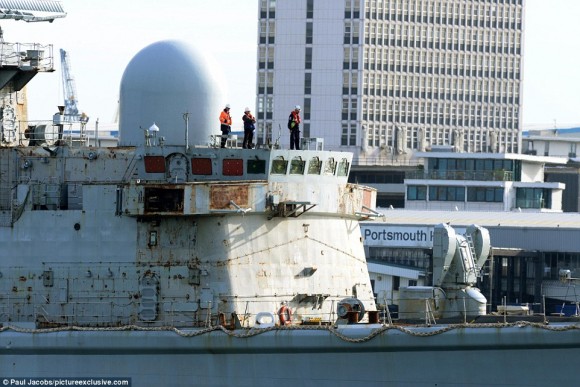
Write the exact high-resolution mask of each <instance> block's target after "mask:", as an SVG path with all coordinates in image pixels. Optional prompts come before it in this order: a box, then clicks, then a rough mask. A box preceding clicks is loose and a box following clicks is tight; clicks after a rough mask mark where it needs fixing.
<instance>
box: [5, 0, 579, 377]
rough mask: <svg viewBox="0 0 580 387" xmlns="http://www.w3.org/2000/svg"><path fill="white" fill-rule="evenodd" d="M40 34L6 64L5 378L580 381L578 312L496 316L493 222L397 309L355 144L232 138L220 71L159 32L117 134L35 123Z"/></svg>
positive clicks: (134, 77) (141, 63)
mask: <svg viewBox="0 0 580 387" xmlns="http://www.w3.org/2000/svg"><path fill="white" fill-rule="evenodd" d="M7 3H16V2H10V1H0V6H1V7H0V8H1V12H2V15H4V17H5V18H20V17H28V18H31V19H33V18H35V17H36V18H38V20H49V19H51V18H52V19H54V18H56V17H62V16H64V15H65V13H64V11H63V10H62V7H61V5H60V3H59V2H55V1H41V0H37V1H27V2H21V3H22V4H20V5H21V6H22V7H28V8H26V9H25V11H26V12H19V13H15V12H13V11H10V9H9V6H12V5H11V4H7ZM47 13H48V15H47ZM29 21H33V20H29ZM23 47H26V46H25V45H23V44H21V43H6V42H4V41H2V56H1V58H0V65H1V67H0V74H2V81H3V83H2V101H3V102H2V115H1V117H2V137H1V142H2V143H1V147H0V246H1V249H0V379H1V380H2V383H3V384H4V385H27V384H24V383H27V382H26V381H27V380H28V379H30V380H32V379H34V380H41V381H44V382H45V383H52V382H54V381H63V380H65V379H66V380H68V379H74V378H103V379H102V380H105V379H106V378H125V380H128V381H129V383H130V384H131V385H133V386H162V385H175V386H233V385H236V386H272V385H276V386H309V385H316V386H352V385H364V386H385V385H393V386H434V385H436V386H450V385H454V386H456V385H472V386H478V385H480V386H484V385H485V386H489V385H510V386H534V385H566V384H570V383H571V382H572V381H573V379H574V369H575V368H574V366H575V365H576V361H577V359H578V356H580V332H578V325H577V324H576V323H574V322H557V321H555V320H554V321H551V320H549V319H548V318H547V317H546V316H542V317H543V318H542V319H536V320H526V321H524V320H520V319H519V318H518V319H513V318H507V316H506V315H505V314H504V315H500V316H486V308H485V305H486V299H485V297H484V296H483V295H482V294H481V292H479V290H478V289H477V288H476V287H475V284H476V281H477V276H478V275H479V273H480V271H481V267H482V266H483V263H484V262H485V260H486V259H487V257H488V256H489V254H490V250H491V244H490V241H489V234H488V233H487V230H485V229H483V228H481V227H478V226H476V225H474V226H471V227H469V228H467V230H466V233H465V234H464V235H459V234H457V233H456V232H455V231H454V230H453V229H452V228H451V227H449V226H448V225H446V224H441V225H439V226H437V227H436V229H435V234H434V241H435V242H434V254H433V255H434V262H433V268H434V273H433V278H434V284H433V286H429V287H426V286H425V287H409V288H407V289H405V290H404V291H402V293H404V294H405V295H406V296H405V300H404V302H401V304H400V306H399V307H400V308H399V320H396V319H392V318H391V316H390V315H389V313H388V309H384V308H382V307H380V306H379V304H378V303H377V301H376V299H375V296H374V294H373V289H372V285H371V281H370V279H369V274H368V269H367V264H366V259H365V254H364V248H363V242H362V238H361V232H360V228H359V221H360V220H363V219H364V220H367V219H372V218H374V217H376V216H377V215H378V213H377V212H376V208H375V199H376V191H375V190H374V189H372V188H369V187H365V186H360V185H356V184H350V183H348V174H349V171H350V168H351V163H352V155H351V154H350V153H347V152H339V151H326V150H323V149H319V147H316V149H308V146H306V147H305V148H306V149H302V150H285V149H283V147H282V146H280V144H279V143H276V142H273V143H266V144H263V145H260V146H257V147H255V148H253V149H241V148H240V147H238V146H237V141H236V140H237V139H236V138H235V136H228V137H227V138H226V143H227V144H226V145H227V146H226V148H221V147H220V142H221V136H220V134H219V131H218V128H217V125H216V124H217V113H219V111H220V110H221V108H220V106H222V105H221V104H222V103H223V101H221V96H220V94H219V88H217V87H216V85H217V84H218V83H219V81H218V80H217V79H214V75H213V71H212V70H213V69H212V68H211V66H210V65H209V64H208V63H206V62H205V61H204V57H203V56H201V55H199V54H198V53H197V52H195V51H194V50H193V49H191V48H190V47H189V46H187V44H185V43H183V42H179V41H161V42H156V43H153V44H151V45H150V46H147V47H145V48H144V49H143V50H141V51H140V52H139V53H137V54H136V55H135V57H134V58H133V59H132V60H131V61H130V63H129V64H128V65H127V68H126V69H125V72H124V74H123V78H122V81H121V85H120V101H119V109H120V122H119V140H118V144H117V145H116V146H106V147H105V146H100V142H99V141H96V138H95V139H93V140H94V141H91V138H89V136H87V134H86V132H85V131H84V129H86V123H87V117H83V116H82V115H78V112H73V113H70V112H69V109H67V108H66V106H61V107H60V108H59V110H58V112H57V113H55V115H54V117H53V118H52V121H51V122H49V123H45V124H28V123H27V122H26V119H25V118H26V109H25V104H24V103H21V102H23V101H22V100H23V95H22V94H23V92H24V90H25V88H24V86H25V85H26V83H27V82H28V81H30V80H31V79H32V78H33V77H34V76H35V75H36V74H37V73H39V72H43V71H50V70H51V63H50V61H49V63H47V60H48V59H49V56H50V55H48V54H50V53H51V52H52V46H39V45H36V44H31V46H30V47H32V48H30V49H28V50H27V49H24V48H23ZM200 106H203V107H204V108H203V109H199V107H200ZM55 110H56V109H55ZM192 112H195V114H194V113H192ZM216 112H217V113H216ZM75 124H79V128H81V129H80V130H79V131H78V132H77V131H76V130H73V129H72V128H73V127H74V125H75ZM83 128H84V129H83ZM304 144H305V145H308V142H307V141H305V142H304ZM483 317H486V318H487V320H482V318H483ZM19 381H21V383H22V384H18V383H19ZM105 381H106V380H105ZM31 383H32V382H31ZM28 385H32V384H28ZM37 385H38V384H37ZM47 385H49V384H47Z"/></svg>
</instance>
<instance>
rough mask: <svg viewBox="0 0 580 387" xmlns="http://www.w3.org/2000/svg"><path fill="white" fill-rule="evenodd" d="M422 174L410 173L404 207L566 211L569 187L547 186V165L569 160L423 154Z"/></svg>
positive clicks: (493, 154) (488, 155)
mask: <svg viewBox="0 0 580 387" xmlns="http://www.w3.org/2000/svg"><path fill="white" fill-rule="evenodd" d="M416 156H417V157H422V158H424V160H425V168H424V170H422V171H418V172H414V173H413V172H411V173H407V177H406V179H405V187H406V196H405V208H406V209H409V210H448V211H464V210H465V211H531V212H553V211H555V212H561V211H562V192H563V191H564V189H565V187H566V185H565V184H563V183H560V182H545V178H544V166H545V164H550V165H553V166H555V165H561V166H563V165H566V163H567V161H568V159H567V158H565V157H539V156H529V155H522V154H513V153H501V154H500V153H456V152H424V153H417V154H416Z"/></svg>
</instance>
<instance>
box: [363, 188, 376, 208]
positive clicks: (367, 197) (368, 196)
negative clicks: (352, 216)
mask: <svg viewBox="0 0 580 387" xmlns="http://www.w3.org/2000/svg"><path fill="white" fill-rule="evenodd" d="M362 190H363V206H366V207H368V208H373V207H374V206H373V203H374V202H373V201H372V198H373V195H372V192H371V191H370V190H368V189H364V188H362Z"/></svg>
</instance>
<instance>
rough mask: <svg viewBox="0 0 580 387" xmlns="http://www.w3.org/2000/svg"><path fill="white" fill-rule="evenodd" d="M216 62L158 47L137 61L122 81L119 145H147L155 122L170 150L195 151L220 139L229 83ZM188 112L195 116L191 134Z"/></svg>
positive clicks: (184, 48) (171, 46)
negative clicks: (214, 138)
mask: <svg viewBox="0 0 580 387" xmlns="http://www.w3.org/2000/svg"><path fill="white" fill-rule="evenodd" d="M216 71H217V70H216V66H215V64H214V62H213V61H212V60H211V59H209V58H207V56H206V55H205V54H204V55H203V56H202V55H201V54H199V53H197V52H196V51H195V50H194V49H193V48H192V47H190V46H188V45H187V44H185V43H183V42H180V41H175V40H165V41H160V42H157V43H153V44H151V45H149V46H147V47H145V48H144V49H142V50H141V51H139V52H138V53H137V55H135V56H134V57H133V59H131V61H130V62H129V64H128V65H127V68H126V69H125V72H124V73H123V77H122V79H121V90H120V99H119V145H122V146H131V145H135V146H138V145H144V144H145V143H146V140H145V132H146V131H147V130H148V129H149V128H150V127H151V126H152V125H153V123H155V125H156V126H157V127H158V128H159V131H158V132H157V136H159V137H164V138H165V141H164V143H165V144H166V145H185V138H186V137H187V138H188V143H189V145H190V146H195V145H203V144H207V143H208V142H209V136H210V135H211V134H220V131H219V114H220V112H221V110H222V108H223V106H222V105H223V102H224V101H223V99H222V97H223V93H224V92H223V81H222V79H223V78H222V75H221V73H216ZM185 113H189V120H188V122H189V124H188V128H189V130H188V131H187V132H188V134H187V135H186V121H185V118H184V116H185Z"/></svg>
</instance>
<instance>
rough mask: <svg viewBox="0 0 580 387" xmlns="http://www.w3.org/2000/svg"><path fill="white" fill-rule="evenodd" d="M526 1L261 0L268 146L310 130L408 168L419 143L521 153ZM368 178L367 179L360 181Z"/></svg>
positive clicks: (379, 161)
mask: <svg viewBox="0 0 580 387" xmlns="http://www.w3.org/2000/svg"><path fill="white" fill-rule="evenodd" d="M524 1H525V0H498V1H475V0H461V1H459V0H261V1H260V9H259V32H258V34H259V37H258V43H259V47H258V70H257V90H258V99H257V108H256V112H257V118H258V125H257V133H256V134H257V137H258V142H259V143H267V142H269V141H272V142H274V141H275V140H276V139H278V138H279V137H280V136H281V138H280V140H281V144H282V146H284V147H286V146H288V144H289V136H288V129H287V126H286V125H287V120H288V115H289V114H290V111H291V110H292V109H293V107H294V106H295V105H301V106H302V117H303V120H304V123H303V128H302V136H303V137H316V138H323V139H324V146H325V148H327V149H332V150H345V151H352V152H354V153H355V159H354V165H353V167H354V169H355V172H356V170H357V167H358V166H362V167H369V166H376V165H381V166H383V165H385V166H388V165H400V164H401V163H402V160H408V159H410V158H411V155H412V153H413V151H414V150H424V149H425V148H426V147H428V146H434V145H453V146H454V147H455V148H456V149H457V150H458V151H465V152H482V151H491V152H508V153H517V152H519V151H520V143H521V139H520V133H521V131H520V128H521V94H522V55H523V48H522V40H523V18H524ZM360 182H361V183H362V181H360Z"/></svg>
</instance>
